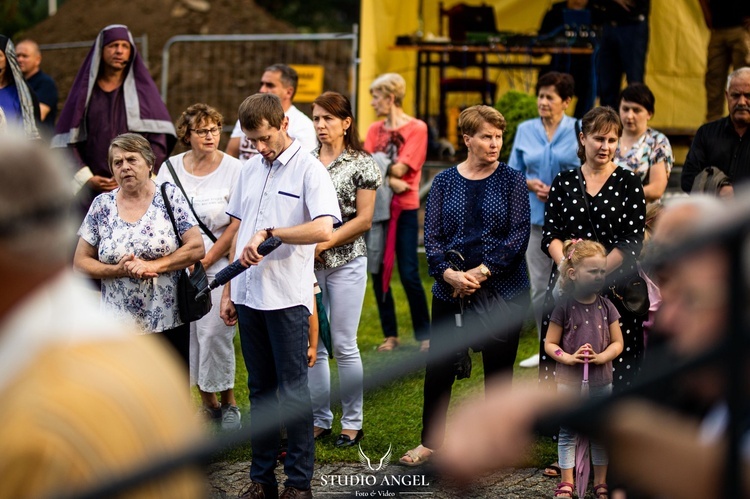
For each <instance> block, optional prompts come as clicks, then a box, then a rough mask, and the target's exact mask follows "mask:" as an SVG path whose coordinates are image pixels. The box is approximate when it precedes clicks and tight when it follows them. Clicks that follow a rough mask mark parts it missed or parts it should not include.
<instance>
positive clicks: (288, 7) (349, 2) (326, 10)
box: [255, 0, 360, 33]
mask: <svg viewBox="0 0 750 499" xmlns="http://www.w3.org/2000/svg"><path fill="white" fill-rule="evenodd" d="M255 3H256V4H257V5H258V6H260V7H263V8H264V9H266V10H267V11H268V12H269V13H270V14H271V15H272V16H274V17H276V18H278V19H281V20H283V21H286V22H288V23H290V24H292V25H294V26H295V27H297V29H299V30H301V31H309V32H318V33H320V32H326V31H335V32H344V31H345V32H349V31H351V29H352V25H353V24H355V23H359V3H360V0H317V1H314V2H311V1H310V0H285V1H283V2H279V1H278V0H255Z"/></svg>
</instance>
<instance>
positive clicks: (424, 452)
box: [400, 106, 530, 466]
mask: <svg viewBox="0 0 750 499" xmlns="http://www.w3.org/2000/svg"><path fill="white" fill-rule="evenodd" d="M458 126H459V129H460V130H461V132H462V134H463V140H464V143H465V144H466V147H467V148H468V151H469V153H468V157H467V159H466V161H464V162H463V163H460V164H459V165H457V166H455V167H454V168H450V169H448V170H446V171H444V172H441V173H440V174H438V175H437V176H436V177H435V179H434V181H433V183H432V189H431V190H430V195H429V197H428V199H427V211H426V213H425V230H424V232H425V252H426V253H427V262H428V264H429V271H430V275H431V276H433V277H434V278H435V284H434V285H433V287H432V294H433V299H432V330H431V331H430V335H431V336H430V339H431V343H430V352H429V354H428V357H427V370H426V373H425V380H424V406H423V409H422V439H421V445H419V446H418V447H416V448H414V449H412V450H409V451H408V452H407V453H406V454H405V455H404V456H403V457H402V458H401V460H400V462H401V463H402V464H404V465H407V466H416V465H419V464H422V463H424V462H426V461H427V460H429V458H430V457H431V455H432V452H433V451H434V450H435V449H437V448H438V447H440V446H441V445H442V442H443V435H444V432H445V416H446V414H447V412H448V404H449V402H450V396H451V389H452V386H453V381H454V379H455V378H456V370H455V363H454V362H453V360H452V359H448V360H447V361H446V360H444V359H439V358H437V355H438V354H439V353H440V352H441V351H443V350H445V344H446V343H447V342H451V341H454V340H455V338H457V337H459V338H465V337H466V335H467V334H469V333H472V332H474V330H475V328H474V327H473V326H469V327H461V326H460V325H459V324H458V323H457V320H456V314H460V313H461V312H462V308H464V307H465V308H467V309H469V308H471V307H472V303H474V302H476V301H478V296H479V295H483V296H484V297H488V296H489V297H491V301H493V303H495V304H498V306H499V307H502V308H503V310H506V311H507V312H508V317H509V318H516V319H518V321H516V322H517V324H515V325H514V326H513V328H512V331H510V332H509V331H508V329H507V328H504V329H505V331H504V332H505V333H506V334H504V335H503V336H502V337H492V338H483V341H482V362H483V364H484V372H485V382H486V381H487V379H488V378H489V377H491V376H492V375H494V374H498V373H507V374H511V373H512V372H513V363H514V362H515V360H516V350H517V349H518V337H519V335H520V331H521V321H522V320H523V317H524V316H525V312H526V309H527V308H528V305H529V279H528V274H527V269H526V260H525V259H524V255H525V253H526V247H527V245H528V242H529V230H530V228H529V223H530V222H529V220H530V219H529V217H530V215H529V196H528V191H527V189H526V178H525V177H524V175H523V174H522V173H520V172H518V171H516V170H513V169H511V168H510V167H509V166H508V165H506V164H505V163H500V162H499V161H498V157H499V155H500V149H501V147H502V145H503V131H504V130H505V119H504V118H503V115H502V114H500V113H499V112H498V111H497V110H496V109H494V108H492V107H489V106H473V107H470V108H468V109H466V110H464V111H463V112H462V113H461V116H460V117H459V120H458ZM451 250H453V251H457V252H459V253H460V254H461V256H462V257H463V259H461V258H458V260H459V261H457V260H456V259H455V258H453V259H452V257H451V254H450V253H449V252H450V251H451ZM462 303H463V306H462ZM506 306H507V308H505V307H506ZM491 312H492V311H490V313H491ZM509 320H512V319H509Z"/></svg>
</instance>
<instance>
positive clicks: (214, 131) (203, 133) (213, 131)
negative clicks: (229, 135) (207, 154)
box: [190, 126, 221, 139]
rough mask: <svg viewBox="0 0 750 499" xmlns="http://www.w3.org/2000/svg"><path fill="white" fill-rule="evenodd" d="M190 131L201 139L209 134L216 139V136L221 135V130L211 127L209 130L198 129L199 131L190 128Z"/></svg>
mask: <svg viewBox="0 0 750 499" xmlns="http://www.w3.org/2000/svg"><path fill="white" fill-rule="evenodd" d="M190 131H191V132H195V134H196V135H197V136H198V137H200V138H202V139H203V138H205V137H206V135H208V134H209V133H210V134H211V135H213V136H214V137H216V136H217V135H219V134H220V133H221V129H220V128H219V127H217V126H215V127H211V128H200V129H195V128H191V129H190Z"/></svg>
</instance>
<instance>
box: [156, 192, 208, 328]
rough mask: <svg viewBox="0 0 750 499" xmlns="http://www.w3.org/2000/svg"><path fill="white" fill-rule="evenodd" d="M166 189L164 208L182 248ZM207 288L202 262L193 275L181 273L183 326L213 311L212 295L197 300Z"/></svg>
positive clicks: (179, 302)
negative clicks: (199, 294)
mask: <svg viewBox="0 0 750 499" xmlns="http://www.w3.org/2000/svg"><path fill="white" fill-rule="evenodd" d="M166 187H167V184H166V182H165V183H163V184H161V195H162V198H164V207H165V208H166V209H167V213H168V214H169V219H170V220H171V221H172V228H173V229H174V233H175V235H176V236H177V240H178V241H179V242H180V246H182V238H181V237H180V231H179V230H177V222H175V219H174V213H173V211H172V206H170V204H169V198H168V197H167V191H166ZM207 287H208V276H207V275H206V269H204V268H203V265H202V264H201V262H196V264H195V266H194V267H193V272H192V273H188V271H187V269H183V270H181V271H180V279H179V280H178V281H177V307H178V309H179V313H180V320H181V321H182V323H183V324H188V323H190V322H194V321H197V320H198V319H200V318H201V317H203V316H204V315H206V314H207V313H208V312H209V311H210V310H211V306H212V303H211V293H205V294H203V295H202V296H201V297H200V298H197V299H196V296H197V295H198V293H200V291H201V290H202V289H205V288H207Z"/></svg>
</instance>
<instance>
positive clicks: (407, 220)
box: [372, 210, 430, 341]
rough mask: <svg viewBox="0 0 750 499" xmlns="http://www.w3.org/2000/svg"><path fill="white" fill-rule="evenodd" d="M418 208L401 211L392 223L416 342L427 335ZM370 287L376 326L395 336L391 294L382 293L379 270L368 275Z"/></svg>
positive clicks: (393, 307) (427, 324)
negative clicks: (393, 223)
mask: <svg viewBox="0 0 750 499" xmlns="http://www.w3.org/2000/svg"><path fill="white" fill-rule="evenodd" d="M417 211H418V210H404V211H402V212H401V215H400V216H399V217H398V222H397V223H396V261H397V262H398V273H399V275H400V276H401V284H402V285H403V286H404V291H406V299H407V300H408V301H409V310H410V311H411V324H412V327H413V328H414V336H415V337H416V338H417V341H422V340H426V339H429V337H430V314H429V312H428V311H427V296H426V295H425V292H424V288H423V287H422V279H421V278H420V277H419V259H418V258H417V242H418V236H419V222H418V221H417ZM372 288H373V290H374V291H375V301H376V302H377V304H378V314H379V315H380V325H381V326H382V328H383V334H384V335H385V337H386V338H387V337H389V336H394V337H396V336H398V328H397V324H396V306H395V304H394V303H393V293H392V291H391V289H390V288H388V292H387V293H385V294H384V293H383V273H382V269H381V272H378V273H377V274H372Z"/></svg>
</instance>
